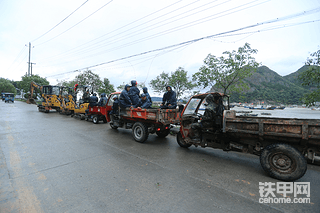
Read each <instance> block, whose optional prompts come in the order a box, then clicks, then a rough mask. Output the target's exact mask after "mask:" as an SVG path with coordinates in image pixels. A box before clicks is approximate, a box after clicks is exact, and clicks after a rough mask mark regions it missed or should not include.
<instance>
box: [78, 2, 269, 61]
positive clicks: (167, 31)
mask: <svg viewBox="0 0 320 213" xmlns="http://www.w3.org/2000/svg"><path fill="white" fill-rule="evenodd" d="M257 1H259V0H254V1H251V2H249V3H246V4H243V5H240V6H237V7H234V8H231V9H228V10H225V11H222V12H219V13H216V14H213V15H210V16H207V17H205V18H201V19H198V20H196V21H192V22H189V23H187V24H184V25H180V26H178V27H174V28H171V29H168V30H164V31H162V32H160V33H156V34H153V35H150V36H146V37H144V38H140V39H137V40H134V41H131V42H128V43H125V44H122V45H120V46H116V47H113V48H110V49H108V50H104V51H102V52H98V53H95V54H92V55H89V56H85V57H82V58H80V59H83V58H88V57H93V56H96V55H99V54H103V53H108V52H111V51H115V50H118V49H121V48H124V47H127V46H130V45H133V44H137V43H140V42H142V41H146V40H150V39H153V38H156V37H159V36H163V35H165V34H168V33H172V32H175V31H178V30H181V29H185V28H187V27H191V26H194V25H197V24H200V23H204V22H206V21H210V20H213V19H217V18H220V17H223V16H227V15H230V14H233V13H236V12H239V11H242V10H245V9H248V8H250V7H254V6H257V5H260V4H263V3H265V2H267V1H270V0H267V1H264V2H260V3H258V4H255V5H251V6H248V7H246V8H242V9H238V8H241V7H244V6H246V5H248V4H251V3H254V2H257ZM236 9H238V10H236ZM232 10H236V11H232ZM229 11H232V12H229ZM226 12H229V13H226ZM223 13H226V14H223ZM219 14H222V15H220V16H217V15H219ZM215 16H216V17H215ZM185 17H187V16H185ZM210 17H213V18H211V19H208V18H210ZM206 19H207V20H206ZM174 21H176V20H174ZM197 22H198V23H197ZM167 24H168V23H167ZM163 25H165V24H163ZM161 26H162V25H161ZM147 31H149V30H145V31H143V32H142V33H145V32H147ZM119 41H121V40H118V41H115V40H113V41H111V42H109V43H107V44H105V45H103V46H101V45H100V46H99V47H98V49H100V48H102V47H105V46H108V45H109V44H110V43H112V44H114V43H116V42H119ZM93 50H95V49H93ZM93 50H91V51H93ZM85 52H89V51H88V50H86V51H85ZM76 60H78V59H76Z"/></svg>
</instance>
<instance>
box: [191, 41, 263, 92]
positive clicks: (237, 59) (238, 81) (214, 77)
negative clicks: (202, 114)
mask: <svg viewBox="0 0 320 213" xmlns="http://www.w3.org/2000/svg"><path fill="white" fill-rule="evenodd" d="M257 52H258V51H257V50H256V49H251V47H250V44H248V43H245V45H244V46H243V47H239V48H238V51H235V50H233V51H232V52H229V51H225V52H223V53H222V54H223V55H226V56H221V57H219V58H218V57H216V56H214V55H211V54H209V55H208V56H207V57H206V58H205V60H204V65H203V66H202V67H200V69H199V72H196V73H195V74H194V75H193V80H195V81H196V82H197V85H198V86H202V87H203V88H206V87H208V86H211V87H214V88H216V89H222V90H223V93H224V94H227V91H228V92H229V93H232V92H240V91H243V90H244V89H247V88H248V86H247V84H246V83H245V82H244V81H243V80H244V79H245V78H246V77H249V76H251V75H252V74H253V72H254V71H255V70H256V68H257V67H258V66H259V63H257V62H256V61H255V58H254V57H252V54H256V53H257Z"/></svg>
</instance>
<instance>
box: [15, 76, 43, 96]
mask: <svg viewBox="0 0 320 213" xmlns="http://www.w3.org/2000/svg"><path fill="white" fill-rule="evenodd" d="M21 79H22V80H21V82H20V88H19V89H23V91H24V92H25V93H27V92H30V85H31V82H32V81H34V82H36V83H37V84H39V85H49V81H48V80H47V79H46V78H42V77H40V76H39V75H32V76H28V75H27V74H25V75H24V76H22V77H21ZM34 93H35V97H37V95H38V91H37V90H35V91H34Z"/></svg>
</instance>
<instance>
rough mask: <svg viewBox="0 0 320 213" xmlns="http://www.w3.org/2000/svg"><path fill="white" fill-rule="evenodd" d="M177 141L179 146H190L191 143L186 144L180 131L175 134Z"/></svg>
mask: <svg viewBox="0 0 320 213" xmlns="http://www.w3.org/2000/svg"><path fill="white" fill-rule="evenodd" d="M177 142H178V144H179V146H181V147H183V148H188V147H190V146H191V144H187V143H186V142H185V141H184V139H183V138H182V135H181V132H178V134H177Z"/></svg>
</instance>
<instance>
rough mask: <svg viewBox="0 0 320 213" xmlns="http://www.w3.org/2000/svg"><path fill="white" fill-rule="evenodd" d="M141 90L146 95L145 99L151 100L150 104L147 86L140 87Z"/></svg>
mask: <svg viewBox="0 0 320 213" xmlns="http://www.w3.org/2000/svg"><path fill="white" fill-rule="evenodd" d="M142 91H143V93H144V94H145V95H146V97H147V99H148V100H149V101H150V102H151V104H152V100H151V97H150V95H149V93H148V88H147V87H143V88H142Z"/></svg>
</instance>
